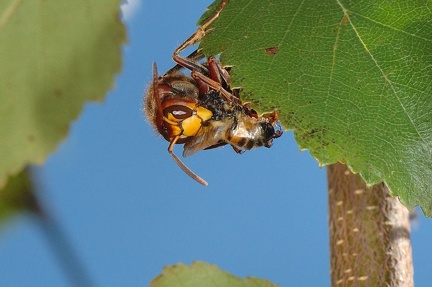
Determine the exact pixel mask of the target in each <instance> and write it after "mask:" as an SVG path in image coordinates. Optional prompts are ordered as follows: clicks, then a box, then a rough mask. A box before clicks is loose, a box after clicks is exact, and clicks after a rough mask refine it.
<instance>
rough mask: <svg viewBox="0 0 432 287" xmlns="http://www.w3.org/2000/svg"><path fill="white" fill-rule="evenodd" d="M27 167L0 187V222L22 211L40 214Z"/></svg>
mask: <svg viewBox="0 0 432 287" xmlns="http://www.w3.org/2000/svg"><path fill="white" fill-rule="evenodd" d="M34 190H35V189H34V187H33V183H32V181H31V178H30V175H29V171H28V169H24V170H23V171H21V172H20V173H18V174H17V175H15V176H12V177H10V178H9V180H8V181H7V184H6V185H5V186H4V187H3V188H0V223H2V222H4V221H5V220H7V219H8V218H10V217H11V216H13V215H14V214H17V213H22V212H31V213H34V214H41V209H40V206H39V204H38V202H37V199H36V197H35V194H34Z"/></svg>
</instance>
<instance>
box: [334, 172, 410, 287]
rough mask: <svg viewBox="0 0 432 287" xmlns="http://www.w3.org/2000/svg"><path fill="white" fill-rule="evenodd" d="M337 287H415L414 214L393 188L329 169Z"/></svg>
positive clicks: (335, 284) (349, 173)
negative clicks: (394, 194) (411, 215)
mask: <svg viewBox="0 0 432 287" xmlns="http://www.w3.org/2000/svg"><path fill="white" fill-rule="evenodd" d="M327 176H328V182H329V184H328V189H329V214H330V215H329V225H330V252H331V255H330V261H331V262H330V265H331V283H332V284H331V286H333V287H334V286H392V287H402V286H403V287H412V286H413V285H414V284H413V266H412V255H411V242H410V224H409V212H408V210H407V209H406V208H405V207H404V206H403V205H402V204H401V203H400V202H399V199H398V198H396V197H392V196H390V194H389V192H388V190H387V188H386V187H385V186H384V185H383V184H380V185H376V186H374V187H372V188H367V187H366V185H365V183H364V182H363V180H362V179H361V178H360V177H359V176H358V175H356V174H353V173H351V172H350V171H349V170H348V169H347V168H346V166H345V165H343V164H340V163H337V164H334V165H332V166H329V167H328V171H327Z"/></svg>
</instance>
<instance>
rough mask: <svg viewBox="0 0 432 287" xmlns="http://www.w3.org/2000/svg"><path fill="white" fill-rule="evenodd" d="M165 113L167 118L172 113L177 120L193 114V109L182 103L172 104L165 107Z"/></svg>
mask: <svg viewBox="0 0 432 287" xmlns="http://www.w3.org/2000/svg"><path fill="white" fill-rule="evenodd" d="M164 114H165V116H166V117H167V118H169V115H170V114H171V116H173V117H174V118H175V119H177V120H184V119H187V118H189V117H191V116H192V114H193V110H192V109H190V108H188V107H185V106H182V105H171V106H168V107H166V108H165V109H164Z"/></svg>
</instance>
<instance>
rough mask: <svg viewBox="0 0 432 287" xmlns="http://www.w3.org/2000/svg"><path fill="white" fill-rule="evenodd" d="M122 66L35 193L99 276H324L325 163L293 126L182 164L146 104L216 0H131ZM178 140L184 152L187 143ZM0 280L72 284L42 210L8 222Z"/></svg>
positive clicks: (421, 229)
mask: <svg viewBox="0 0 432 287" xmlns="http://www.w3.org/2000/svg"><path fill="white" fill-rule="evenodd" d="M132 3H135V4H134V5H132V8H133V9H131V10H130V11H129V12H128V13H127V15H128V17H129V18H128V20H127V29H128V39H129V41H128V44H127V45H126V46H125V47H124V49H123V51H124V57H125V58H124V64H123V71H122V73H121V74H120V75H118V76H117V78H116V84H115V88H114V89H113V90H112V91H111V92H110V93H109V94H108V95H107V98H106V100H105V101H104V102H103V103H101V104H94V103H92V104H87V105H86V107H85V109H84V111H83V113H82V115H81V116H80V117H79V118H78V119H77V120H76V121H75V122H74V123H73V125H72V127H71V132H70V135H69V137H68V138H67V140H66V141H65V142H64V143H63V144H61V145H60V147H59V148H58V150H57V151H56V152H55V153H53V154H52V155H51V156H50V157H49V159H48V160H47V162H46V164H45V165H44V166H43V167H41V168H37V172H38V174H39V176H40V181H41V182H42V185H43V187H44V189H43V191H42V194H41V198H42V200H43V202H44V204H45V205H46V207H47V209H48V210H49V211H50V212H51V213H52V215H53V216H54V218H55V220H56V221H57V222H58V223H59V224H60V225H61V227H62V229H63V230H64V232H65V233H66V235H67V236H68V239H69V241H70V242H71V243H72V245H73V248H74V249H75V250H76V252H77V254H78V256H79V257H80V260H81V261H82V262H83V265H84V266H85V268H86V269H87V270H88V272H89V274H90V275H91V277H92V280H93V281H94V283H95V285H96V286H148V284H149V282H150V280H151V279H152V278H154V277H155V276H157V275H158V274H159V273H160V272H161V271H162V268H163V266H165V265H169V264H175V263H178V262H183V263H187V264H190V263H191V262H192V261H194V260H202V261H206V262H209V263H214V264H217V265H218V266H219V267H220V268H222V269H223V270H227V271H229V272H231V273H233V274H235V275H237V276H241V277H243V276H257V277H261V278H266V279H269V280H271V281H272V282H274V283H278V284H279V285H280V286H329V285H330V283H329V280H330V279H329V251H328V250H329V248H328V227H327V183H326V174H325V173H326V169H325V168H319V167H318V163H317V162H316V161H315V160H314V159H313V158H312V157H311V156H310V154H309V152H307V151H304V152H300V151H299V148H298V147H297V145H296V143H295V141H294V139H293V135H292V132H286V133H285V134H284V135H283V136H282V137H281V138H279V139H276V140H275V142H274V145H273V147H272V148H270V149H265V148H261V149H256V150H253V151H250V152H246V153H244V154H243V155H237V154H235V153H234V152H233V151H232V149H231V148H228V147H225V148H219V149H214V150H209V151H203V152H200V153H198V154H196V155H194V156H192V157H190V158H187V159H185V160H184V162H185V163H186V164H187V165H188V166H189V167H190V168H191V169H192V170H193V171H195V172H196V173H198V174H199V175H200V176H202V177H203V178H204V179H206V180H207V181H208V182H209V186H208V187H203V186H201V185H199V184H197V183H196V182H194V181H193V180H191V179H190V178H189V177H188V176H187V175H185V174H184V173H183V172H182V171H181V170H180V169H179V168H178V166H177V165H176V164H175V163H174V161H173V160H172V158H171V157H170V156H169V155H168V153H167V151H166V149H167V147H168V143H167V142H166V141H165V140H163V139H162V138H161V137H158V136H156V135H155V133H154V132H153V130H152V128H151V127H150V125H149V124H148V123H147V122H146V120H145V117H144V115H143V114H142V112H141V106H142V96H143V92H144V91H145V89H146V86H147V84H148V83H149V82H150V80H151V63H152V62H153V61H156V62H157V64H158V68H159V71H160V72H161V73H163V72H165V71H166V70H168V69H169V68H171V67H172V66H173V62H172V60H171V54H172V52H173V50H174V49H175V48H176V47H177V45H178V44H180V43H181V42H182V41H183V40H184V39H186V38H187V37H188V36H190V34H191V33H193V32H194V31H195V29H196V25H195V23H196V21H197V19H198V18H199V17H200V16H201V14H202V13H203V11H204V10H205V8H206V7H207V6H208V5H209V4H210V3H211V1H193V0H184V1H173V0H171V1H142V2H138V1H132ZM175 152H176V153H177V154H178V155H180V154H181V152H182V147H181V146H179V145H177V146H176V148H175ZM431 227H432V224H431V221H430V220H428V219H424V218H423V215H422V214H420V215H419V219H418V221H417V222H416V224H415V226H414V230H413V232H412V240H413V251H414V264H415V266H414V267H415V282H416V285H417V286H429V285H430V282H431V281H432V264H431V263H430V258H431V257H432V248H431V247H430V242H431V239H432V228H431ZM0 232H1V237H0V287H3V286H45V287H49V286H57V287H58V286H70V285H69V281H68V279H67V277H66V276H65V274H64V272H63V269H62V268H61V267H60V265H59V263H58V261H57V258H56V257H55V255H54V253H53V250H52V248H51V246H50V244H49V242H48V241H47V240H46V238H45V235H44V233H43V232H42V230H41V228H40V226H39V225H38V224H37V221H35V220H33V219H32V218H30V217H28V216H20V217H18V218H15V220H13V221H11V222H8V223H7V224H5V225H4V226H2V229H1V231H0Z"/></svg>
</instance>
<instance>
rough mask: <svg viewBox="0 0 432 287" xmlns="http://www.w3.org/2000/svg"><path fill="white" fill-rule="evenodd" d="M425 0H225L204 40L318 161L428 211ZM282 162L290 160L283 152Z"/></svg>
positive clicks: (431, 76)
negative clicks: (357, 175) (340, 166)
mask: <svg viewBox="0 0 432 287" xmlns="http://www.w3.org/2000/svg"><path fill="white" fill-rule="evenodd" d="M431 10H432V2H430V1H429V2H428V1H414V0H413V1H390V0H387V1H373V0H369V1H360V2H359V1H348V0H339V1H319V2H317V1H294V0H291V1H285V0H274V1H258V0H235V1H231V2H230V3H229V4H228V5H227V6H226V7H225V8H224V10H223V11H222V13H221V14H220V16H219V18H218V19H217V20H216V21H215V22H214V23H213V24H212V25H211V26H210V29H211V32H210V33H209V34H208V35H206V37H205V38H204V39H203V41H202V43H201V46H200V47H201V48H202V49H203V51H204V53H205V54H206V55H216V54H219V53H221V61H222V63H223V64H224V65H232V66H233V68H232V78H233V83H234V86H241V87H243V93H242V98H243V99H244V100H246V101H252V102H253V103H255V104H256V106H257V108H258V109H260V110H262V111H269V110H272V109H277V110H278V112H279V115H280V118H281V121H282V123H283V125H284V126H285V128H287V129H291V130H293V131H294V135H295V138H296V140H297V143H298V144H299V146H300V148H301V149H308V150H310V153H311V154H312V155H313V156H314V157H315V158H316V159H317V160H318V161H319V163H320V165H328V164H332V163H335V162H338V161H340V162H343V163H346V164H347V165H348V166H349V168H350V169H351V170H352V171H353V172H356V173H360V175H361V176H362V177H363V179H364V180H365V181H366V182H367V183H368V184H369V185H373V184H376V183H379V182H384V183H385V184H386V185H387V186H388V187H389V189H390V190H391V192H392V194H393V195H397V196H399V197H400V198H401V200H402V202H403V203H404V204H406V205H407V206H409V207H412V206H415V205H420V206H421V207H422V208H423V211H424V212H425V214H426V215H428V216H432V194H431V193H432V13H431V12H430V11H431ZM287 160H289V159H287Z"/></svg>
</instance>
